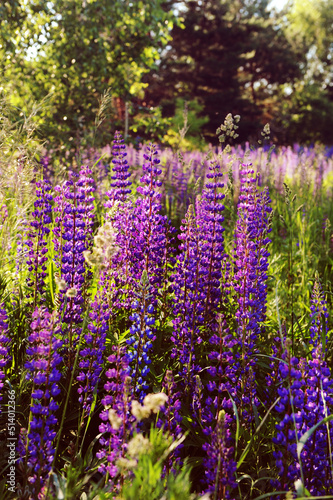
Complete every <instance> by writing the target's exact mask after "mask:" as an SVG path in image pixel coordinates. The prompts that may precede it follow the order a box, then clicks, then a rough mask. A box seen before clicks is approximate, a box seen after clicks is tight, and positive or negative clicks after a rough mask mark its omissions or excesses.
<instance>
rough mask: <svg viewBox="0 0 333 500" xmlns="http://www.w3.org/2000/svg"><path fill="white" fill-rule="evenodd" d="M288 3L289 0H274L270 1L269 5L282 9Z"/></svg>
mask: <svg viewBox="0 0 333 500" xmlns="http://www.w3.org/2000/svg"><path fill="white" fill-rule="evenodd" d="M286 3H287V0H272V1H271V2H270V4H269V6H270V7H275V8H276V9H282V8H283V7H284V6H285V4H286Z"/></svg>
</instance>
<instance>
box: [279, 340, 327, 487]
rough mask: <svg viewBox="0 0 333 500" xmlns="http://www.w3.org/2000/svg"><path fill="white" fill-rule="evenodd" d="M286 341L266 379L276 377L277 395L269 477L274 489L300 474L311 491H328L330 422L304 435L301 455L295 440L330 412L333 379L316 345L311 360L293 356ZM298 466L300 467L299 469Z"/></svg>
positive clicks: (291, 483)
mask: <svg viewBox="0 0 333 500" xmlns="http://www.w3.org/2000/svg"><path fill="white" fill-rule="evenodd" d="M290 343H291V342H289V340H288V339H287V340H286V341H285V345H286V347H285V350H284V351H283V354H282V356H281V358H282V360H283V361H279V362H278V363H277V364H276V363H275V366H274V363H273V366H274V370H273V372H272V374H271V376H270V379H271V380H272V378H276V381H277V395H278V396H279V397H280V400H279V402H278V404H277V405H276V406H275V409H276V411H277V412H278V413H279V418H278V423H277V424H276V429H277V433H276V436H275V437H273V443H274V444H275V451H274V452H273V456H274V458H275V460H276V465H277V468H278V471H279V476H280V478H279V479H277V480H275V481H274V484H273V485H274V486H275V487H276V488H278V489H287V488H290V487H292V486H293V485H294V483H295V481H296V480H301V478H302V475H303V477H304V481H305V483H304V487H305V488H307V490H308V491H309V492H310V494H311V495H316V496H317V495H325V494H327V493H328V494H332V493H333V487H332V485H333V477H332V471H331V467H330V446H329V442H332V439H333V426H332V423H331V422H329V424H328V427H327V425H326V424H322V425H320V426H319V427H318V428H317V429H316V431H315V432H314V433H313V434H312V435H311V436H309V438H308V440H307V441H306V443H305V445H304V447H303V449H302V451H301V455H300V459H301V465H300V463H299V460H298V456H297V443H298V442H299V440H300V438H301V437H302V436H303V435H304V434H305V433H306V432H307V431H309V430H310V429H311V428H312V427H313V426H314V425H316V424H317V423H319V422H320V421H321V420H322V419H324V418H325V417H327V416H328V415H330V409H331V408H332V404H333V397H332V394H333V381H332V379H331V376H330V370H329V368H328V367H327V364H326V362H325V361H324V360H323V358H322V353H321V352H320V349H319V350H317V349H315V350H314V351H313V352H312V359H311V360H309V361H307V360H306V359H304V358H302V359H300V360H299V359H298V358H296V357H295V356H291V354H290V352H289V346H290ZM301 467H302V472H303V474H302V473H301Z"/></svg>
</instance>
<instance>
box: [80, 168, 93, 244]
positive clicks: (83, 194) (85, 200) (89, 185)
mask: <svg viewBox="0 0 333 500" xmlns="http://www.w3.org/2000/svg"><path fill="white" fill-rule="evenodd" d="M79 175H80V176H79V179H78V181H77V199H78V207H77V208H78V213H79V214H80V216H81V219H82V220H83V221H84V232H85V247H86V250H90V247H91V245H92V240H93V227H94V222H95V212H94V199H95V198H94V195H93V193H94V179H93V177H92V170H91V169H90V168H89V167H82V168H81V170H80V174H79Z"/></svg>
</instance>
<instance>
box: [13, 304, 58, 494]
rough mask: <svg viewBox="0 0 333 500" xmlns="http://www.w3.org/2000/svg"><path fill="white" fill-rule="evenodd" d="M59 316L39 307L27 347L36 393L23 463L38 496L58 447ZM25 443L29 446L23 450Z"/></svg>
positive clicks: (30, 375) (34, 392)
mask: <svg viewBox="0 0 333 500" xmlns="http://www.w3.org/2000/svg"><path fill="white" fill-rule="evenodd" d="M55 323H56V318H55V317H54V316H52V315H51V314H50V313H49V312H48V310H47V309H43V308H37V309H36V310H35V311H34V313H33V315H32V323H31V325H30V327H31V330H32V333H31V334H30V335H29V338H28V340H29V347H28V348H27V355H28V356H29V358H28V361H27V362H26V364H25V368H26V369H27V370H28V372H27V379H28V380H31V381H32V393H31V400H32V404H31V406H30V416H29V426H28V431H27V434H26V438H25V440H24V442H22V439H21V442H20V446H19V448H20V462H21V463H22V464H23V463H24V464H25V469H26V471H27V472H28V470H29V471H30V472H29V474H30V476H29V478H28V482H29V483H30V485H31V487H32V489H33V491H34V492H35V493H34V495H35V497H36V496H37V494H38V492H39V490H40V488H41V487H42V486H43V484H45V481H46V479H47V477H48V474H49V472H50V470H51V467H52V462H53V459H54V453H55V449H54V446H53V441H54V438H55V436H56V432H55V426H56V424H57V418H56V417H55V412H56V411H57V409H58V403H57V402H56V401H55V398H56V397H57V396H58V395H59V394H60V387H59V385H58V382H59V380H60V378H61V373H60V372H59V370H58V368H57V367H58V365H59V364H60V363H61V361H62V358H61V356H60V355H59V354H58V350H59V349H60V347H61V345H62V341H61V340H59V338H58V336H59V333H60V330H59V328H57V327H56V326H55ZM23 446H25V449H24V452H23Z"/></svg>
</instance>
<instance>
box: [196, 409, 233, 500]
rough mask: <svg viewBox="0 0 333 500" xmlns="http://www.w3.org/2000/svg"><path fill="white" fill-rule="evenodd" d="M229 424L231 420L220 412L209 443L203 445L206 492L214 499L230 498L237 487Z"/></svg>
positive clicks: (227, 499)
mask: <svg viewBox="0 0 333 500" xmlns="http://www.w3.org/2000/svg"><path fill="white" fill-rule="evenodd" d="M231 423H232V418H231V417H230V416H229V415H228V414H227V413H225V412H224V411H221V412H220V413H219V416H218V420H217V424H216V427H215V429H214V432H213V434H212V436H211V441H210V442H209V443H208V442H207V443H205V444H204V445H203V449H204V450H205V451H206V452H207V457H206V458H205V459H204V467H205V476H206V477H205V482H206V484H207V489H206V492H207V493H211V494H212V495H214V496H215V498H221V499H222V498H223V499H226V500H229V499H230V498H231V492H232V490H233V489H234V488H236V486H237V483H236V481H235V472H236V469H237V466H236V462H235V460H234V448H233V444H234V440H233V438H232V437H231V433H230V429H229V424H231Z"/></svg>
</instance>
